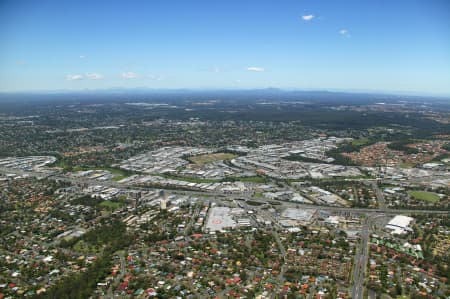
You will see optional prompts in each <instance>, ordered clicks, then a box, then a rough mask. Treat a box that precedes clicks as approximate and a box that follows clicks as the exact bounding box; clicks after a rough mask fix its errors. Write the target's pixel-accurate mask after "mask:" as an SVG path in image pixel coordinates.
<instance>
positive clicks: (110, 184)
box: [0, 168, 450, 215]
mask: <svg viewBox="0 0 450 299" xmlns="http://www.w3.org/2000/svg"><path fill="white" fill-rule="evenodd" d="M0 173H4V174H16V175H28V176H31V177H36V178H41V177H43V176H45V175H43V174H42V173H39V172H33V171H23V170H20V169H19V170H18V169H5V168H0ZM46 177H47V179H51V180H61V181H67V182H71V183H72V184H81V185H84V184H85V185H100V186H107V187H115V188H132V189H134V190H142V191H151V190H155V188H148V187H140V186H136V185H133V184H129V183H119V182H115V181H98V180H93V179H85V178H74V177H69V176H64V175H61V174H53V175H49V176H46ZM368 181H369V182H373V180H368ZM166 190H167V192H168V193H169V194H178V195H190V196H198V197H201V196H208V197H209V198H210V199H211V200H212V201H217V202H220V201H221V199H224V198H226V199H228V200H245V201H248V200H252V201H258V200H255V199H254V198H252V197H251V196H249V195H246V194H244V195H243V194H236V193H234V194H224V193H221V192H218V191H213V192H203V191H188V190H173V189H166ZM379 192H381V190H379ZM377 196H378V195H377ZM259 202H260V203H261V204H265V203H267V201H259ZM277 202H278V203H280V207H282V208H287V207H291V208H299V209H320V210H323V211H329V212H343V213H352V214H355V215H357V214H361V215H368V214H379V213H384V214H389V215H391V214H392V215H398V214H448V213H450V212H449V211H448V210H426V209H424V210H419V209H390V208H378V209H369V208H349V207H335V206H320V205H314V204H303V203H297V202H289V201H277Z"/></svg>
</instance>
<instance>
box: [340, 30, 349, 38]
mask: <svg viewBox="0 0 450 299" xmlns="http://www.w3.org/2000/svg"><path fill="white" fill-rule="evenodd" d="M339 34H340V35H342V36H345V37H350V33H349V32H348V30H347V29H341V30H339Z"/></svg>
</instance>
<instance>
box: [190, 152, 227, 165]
mask: <svg viewBox="0 0 450 299" xmlns="http://www.w3.org/2000/svg"><path fill="white" fill-rule="evenodd" d="M235 157H236V155H233V154H229V153H214V154H207V155H199V156H192V157H189V158H188V160H189V161H191V162H192V163H194V164H197V165H204V164H208V163H212V162H215V161H221V160H230V159H233V158H235Z"/></svg>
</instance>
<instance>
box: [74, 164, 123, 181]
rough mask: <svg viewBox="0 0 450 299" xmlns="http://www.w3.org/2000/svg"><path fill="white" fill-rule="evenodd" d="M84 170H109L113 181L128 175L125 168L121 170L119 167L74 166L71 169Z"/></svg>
mask: <svg viewBox="0 0 450 299" xmlns="http://www.w3.org/2000/svg"><path fill="white" fill-rule="evenodd" d="M86 170H105V171H109V172H111V174H112V175H113V178H112V179H113V181H120V180H122V179H124V178H127V177H129V176H130V175H129V173H127V172H126V171H125V170H122V169H120V168H114V167H81V166H76V167H74V168H73V171H86Z"/></svg>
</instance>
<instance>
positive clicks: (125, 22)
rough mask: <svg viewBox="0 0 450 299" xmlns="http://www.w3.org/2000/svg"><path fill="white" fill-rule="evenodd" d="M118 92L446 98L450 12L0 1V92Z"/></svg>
mask: <svg viewBox="0 0 450 299" xmlns="http://www.w3.org/2000/svg"><path fill="white" fill-rule="evenodd" d="M118 87H120V88H150V89H172V88H191V89H222V88H225V89H228V88H230V89H249V88H250V89H251V88H267V87H273V88H286V89H307V90H311V89H313V90H314V89H320V90H324V89H328V90H346V91H352V90H361V91H381V92H390V91H391V92H408V93H429V94H445V95H450V1H448V0H421V1H418V0H395V1H392V0H339V1H337V0H328V1H326V0H309V1H306V0H295V1H290V0H271V1H265V0H257V1H254V0H221V1H218V0H206V1H203V0H191V1H186V0H177V1H175V0H145V1H141V0H123V1H122V0H115V1H112V0H108V1H100V0H86V1H85V0H77V1H61V0H1V1H0V91H45V90H84V89H108V88H118Z"/></svg>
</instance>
